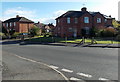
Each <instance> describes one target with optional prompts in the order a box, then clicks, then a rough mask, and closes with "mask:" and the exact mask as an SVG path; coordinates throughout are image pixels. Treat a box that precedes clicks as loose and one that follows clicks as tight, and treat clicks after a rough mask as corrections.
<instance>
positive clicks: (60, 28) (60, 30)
mask: <svg viewBox="0 0 120 82" xmlns="http://www.w3.org/2000/svg"><path fill="white" fill-rule="evenodd" d="M84 17H89V23H84ZM74 20H75V18H74V17H71V18H70V21H71V22H70V24H68V23H67V18H60V19H59V23H58V20H57V21H56V24H57V25H56V29H57V30H56V33H57V34H58V35H59V36H61V37H65V35H67V36H68V37H71V36H73V32H69V31H68V29H69V28H75V29H77V36H80V35H81V28H84V27H90V28H91V27H92V16H91V15H90V14H89V13H86V14H84V15H83V16H81V17H79V18H78V23H75V21H74Z"/></svg>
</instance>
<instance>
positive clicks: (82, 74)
mask: <svg viewBox="0 0 120 82" xmlns="http://www.w3.org/2000/svg"><path fill="white" fill-rule="evenodd" d="M77 75H80V76H84V77H88V78H91V77H92V75H89V74H84V73H77Z"/></svg>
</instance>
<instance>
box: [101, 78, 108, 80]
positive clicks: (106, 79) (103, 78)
mask: <svg viewBox="0 0 120 82" xmlns="http://www.w3.org/2000/svg"><path fill="white" fill-rule="evenodd" d="M99 80H109V79H106V78H99Z"/></svg>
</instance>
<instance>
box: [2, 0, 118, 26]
mask: <svg viewBox="0 0 120 82" xmlns="http://www.w3.org/2000/svg"><path fill="white" fill-rule="evenodd" d="M118 2H119V0H71V1H70V0H69V1H68V0H66V1H65V0H57V1H55V0H42V1H41V0H29V1H28V0H18V1H16V0H2V1H1V2H0V5H2V6H1V7H0V10H2V11H0V20H2V21H4V20H6V19H9V18H13V17H16V15H19V16H23V17H26V18H28V19H30V20H32V21H34V22H38V21H39V22H41V23H45V24H48V23H53V24H54V25H55V19H56V18H57V17H59V16H60V15H62V14H63V13H65V12H67V11H69V10H76V11H80V10H81V8H82V7H87V10H88V11H94V12H101V13H102V14H105V15H108V16H109V15H111V16H112V17H113V18H116V20H118Z"/></svg>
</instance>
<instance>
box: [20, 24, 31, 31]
mask: <svg viewBox="0 0 120 82" xmlns="http://www.w3.org/2000/svg"><path fill="white" fill-rule="evenodd" d="M32 27H33V23H19V32H20V33H26V32H28V30H29V29H31V28H32Z"/></svg>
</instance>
